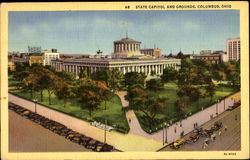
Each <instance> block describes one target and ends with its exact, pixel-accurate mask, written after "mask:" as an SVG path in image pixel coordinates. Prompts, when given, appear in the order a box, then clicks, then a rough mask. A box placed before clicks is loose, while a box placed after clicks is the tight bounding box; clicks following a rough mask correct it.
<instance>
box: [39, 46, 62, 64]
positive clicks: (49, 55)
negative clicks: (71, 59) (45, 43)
mask: <svg viewBox="0 0 250 160" xmlns="http://www.w3.org/2000/svg"><path fill="white" fill-rule="evenodd" d="M42 55H43V56H44V64H43V65H51V60H53V59H59V58H60V55H59V53H58V52H57V49H51V51H48V50H44V51H42Z"/></svg>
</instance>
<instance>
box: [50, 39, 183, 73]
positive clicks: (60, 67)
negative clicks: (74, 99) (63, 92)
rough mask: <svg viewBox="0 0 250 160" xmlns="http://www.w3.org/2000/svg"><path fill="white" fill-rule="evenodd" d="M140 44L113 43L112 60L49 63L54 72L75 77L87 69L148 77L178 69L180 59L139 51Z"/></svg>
mask: <svg viewBox="0 0 250 160" xmlns="http://www.w3.org/2000/svg"><path fill="white" fill-rule="evenodd" d="M140 45H141V42H139V41H135V40H133V39H131V38H128V37H126V38H123V39H121V40H118V41H114V53H113V54H112V58H103V57H102V58H81V59H56V60H52V61H51V66H52V67H53V68H55V70H56V71H67V72H73V73H75V74H76V75H78V74H79V73H80V70H81V69H88V70H89V71H90V72H91V73H93V72H95V71H98V70H101V69H103V68H111V69H112V68H117V69H118V70H120V71H122V72H123V73H124V74H125V73H127V72H143V73H145V74H146V75H150V74H151V73H152V71H153V72H154V73H155V74H156V75H162V74H163V69H164V68H166V67H173V68H175V69H177V70H178V69H179V68H180V65H181V60H180V59H175V58H163V57H161V56H160V53H159V52H160V49H159V48H156V49H146V50H145V49H141V46H140Z"/></svg>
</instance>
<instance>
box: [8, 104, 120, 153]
mask: <svg viewBox="0 0 250 160" xmlns="http://www.w3.org/2000/svg"><path fill="white" fill-rule="evenodd" d="M9 109H11V110H13V111H15V112H16V113H18V114H19V115H21V116H23V117H25V118H27V119H30V120H31V121H33V122H35V123H38V124H40V125H41V126H43V127H44V128H47V129H49V130H51V131H52V132H54V133H56V134H58V135H60V136H65V138H66V139H69V140H70V141H72V142H75V143H78V144H80V145H82V146H84V147H86V148H87V149H92V150H93V151H96V152H111V151H114V149H115V148H114V147H113V146H111V145H109V144H106V143H102V142H99V141H97V140H94V139H92V138H90V137H88V136H85V135H83V134H80V133H78V132H75V131H73V130H71V129H69V128H67V127H66V126H64V125H63V124H61V123H58V122H56V121H53V120H51V119H48V118H46V117H44V116H41V115H39V114H37V113H34V112H32V111H30V110H27V109H25V108H23V107H21V106H18V105H16V104H13V103H9Z"/></svg>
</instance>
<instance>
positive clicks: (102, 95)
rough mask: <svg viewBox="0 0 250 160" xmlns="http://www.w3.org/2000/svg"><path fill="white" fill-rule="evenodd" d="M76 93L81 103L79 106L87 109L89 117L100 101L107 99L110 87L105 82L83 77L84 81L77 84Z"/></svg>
mask: <svg viewBox="0 0 250 160" xmlns="http://www.w3.org/2000/svg"><path fill="white" fill-rule="evenodd" d="M77 94H78V97H79V98H78V99H79V102H80V103H81V106H80V107H81V108H84V109H87V110H89V115H90V117H91V116H92V112H93V111H94V110H96V109H98V106H100V104H101V102H103V101H107V100H108V99H109V97H110V89H109V88H108V87H107V85H106V83H105V82H102V81H95V80H91V79H85V81H84V83H82V84H81V85H80V86H79V88H78V93H77ZM105 109H106V107H105Z"/></svg>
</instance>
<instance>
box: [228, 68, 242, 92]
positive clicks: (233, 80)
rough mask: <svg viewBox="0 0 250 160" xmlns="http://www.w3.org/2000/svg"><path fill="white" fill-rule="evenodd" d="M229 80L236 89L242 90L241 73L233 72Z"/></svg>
mask: <svg viewBox="0 0 250 160" xmlns="http://www.w3.org/2000/svg"><path fill="white" fill-rule="evenodd" d="M228 80H229V81H230V83H231V85H232V86H233V87H234V88H235V89H240V73H239V72H237V71H232V72H231V73H229V75H228Z"/></svg>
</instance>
